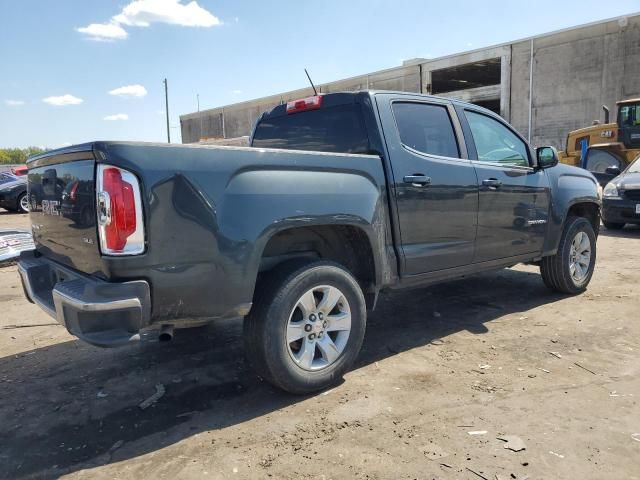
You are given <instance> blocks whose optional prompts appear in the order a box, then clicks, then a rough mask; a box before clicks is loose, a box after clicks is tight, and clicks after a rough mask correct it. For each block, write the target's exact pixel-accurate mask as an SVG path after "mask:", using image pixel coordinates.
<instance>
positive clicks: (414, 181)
mask: <svg viewBox="0 0 640 480" xmlns="http://www.w3.org/2000/svg"><path fill="white" fill-rule="evenodd" d="M403 180H404V183H410V184H411V185H413V186H414V187H424V186H427V185H431V178H430V177H427V176H426V175H423V174H422V173H414V174H413V175H406V176H405V177H404V178H403Z"/></svg>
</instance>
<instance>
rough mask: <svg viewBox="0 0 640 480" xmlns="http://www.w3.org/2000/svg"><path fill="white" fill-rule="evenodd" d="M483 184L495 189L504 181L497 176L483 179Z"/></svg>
mask: <svg viewBox="0 0 640 480" xmlns="http://www.w3.org/2000/svg"><path fill="white" fill-rule="evenodd" d="M482 185H484V186H485V187H489V188H491V189H493V190H495V189H496V188H498V187H499V186H500V185H502V182H501V181H500V180H498V179H497V178H487V179H485V180H482Z"/></svg>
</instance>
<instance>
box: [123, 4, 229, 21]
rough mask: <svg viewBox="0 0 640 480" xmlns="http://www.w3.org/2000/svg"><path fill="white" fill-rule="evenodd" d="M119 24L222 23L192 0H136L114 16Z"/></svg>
mask: <svg viewBox="0 0 640 480" xmlns="http://www.w3.org/2000/svg"><path fill="white" fill-rule="evenodd" d="M113 20H114V21H115V22H117V23H119V24H123V25H129V26H133V27H148V26H149V25H151V24H152V23H154V22H160V23H170V24H172V25H182V26H183V27H213V26H214V25H220V20H219V19H218V17H216V16H214V15H212V14H211V13H210V12H209V11H207V10H205V9H204V8H202V7H201V6H200V5H198V2H196V1H192V2H189V3H187V4H186V5H183V4H182V3H181V0H134V1H133V2H131V3H130V4H129V5H127V6H126V7H124V8H123V9H122V12H121V13H120V14H119V15H116V16H115V17H113Z"/></svg>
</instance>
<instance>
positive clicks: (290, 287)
mask: <svg viewBox="0 0 640 480" xmlns="http://www.w3.org/2000/svg"><path fill="white" fill-rule="evenodd" d="M321 285H322V286H324V285H328V286H331V287H335V288H337V289H338V290H339V291H340V292H341V293H342V294H343V295H344V298H345V299H346V301H347V302H348V305H349V310H350V314H351V330H350V333H349V336H348V339H347V341H346V344H345V346H344V349H343V350H342V352H341V353H340V355H339V356H338V357H337V359H335V361H334V362H333V363H331V364H329V365H328V366H326V367H324V368H322V369H320V370H305V369H303V368H301V367H300V366H299V365H298V364H297V363H295V362H294V360H293V358H292V357H291V354H290V351H289V344H288V343H287V340H286V331H287V325H288V323H289V316H290V315H291V312H292V311H293V309H294V308H295V306H296V304H297V302H298V300H299V299H300V298H301V297H302V296H303V295H304V294H305V292H308V291H309V290H310V289H312V288H314V287H317V286H321ZM365 327H366V305H365V299H364V295H363V294H362V290H361V289H360V286H359V285H358V282H357V281H356V280H355V278H354V277H353V276H352V275H351V274H350V273H349V272H348V271H347V270H346V269H345V268H344V267H343V266H341V265H339V264H337V263H334V262H330V261H313V260H312V261H309V260H302V261H298V260H293V261H290V262H285V263H284V264H282V265H281V266H279V267H277V268H276V269H274V271H272V272H270V273H269V274H268V275H266V276H265V277H264V278H261V279H260V281H259V283H258V285H257V286H256V294H255V298H254V303H253V307H252V309H251V312H250V313H249V315H248V316H247V317H246V318H245V320H244V341H245V350H246V353H247V357H248V359H249V361H250V363H251V364H252V365H253V367H254V369H255V370H256V372H257V373H258V375H259V376H261V377H262V378H264V379H265V380H267V381H268V382H270V383H272V384H273V385H275V386H277V387H278V388H281V389H282V390H285V391H287V392H289V393H294V394H306V393H311V392H316V391H318V390H323V389H325V388H327V387H330V386H331V385H334V384H335V383H336V382H338V381H339V380H340V379H341V378H342V376H343V375H344V373H345V372H346V371H347V369H348V368H349V367H350V366H351V365H352V364H353V362H354V360H355V359H356V357H357V356H358V353H359V352H360V347H361V346H362V341H363V338H364V332H365ZM305 335H306V334H305ZM327 335H328V334H327ZM303 341H306V340H304V339H303ZM314 352H316V350H315V347H314Z"/></svg>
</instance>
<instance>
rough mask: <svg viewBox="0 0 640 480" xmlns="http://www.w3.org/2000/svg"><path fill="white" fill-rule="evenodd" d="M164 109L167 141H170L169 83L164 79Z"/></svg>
mask: <svg viewBox="0 0 640 480" xmlns="http://www.w3.org/2000/svg"><path fill="white" fill-rule="evenodd" d="M164 111H165V113H166V114H167V143H171V132H170V131H169V85H168V84H167V79H166V78H165V79H164Z"/></svg>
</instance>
